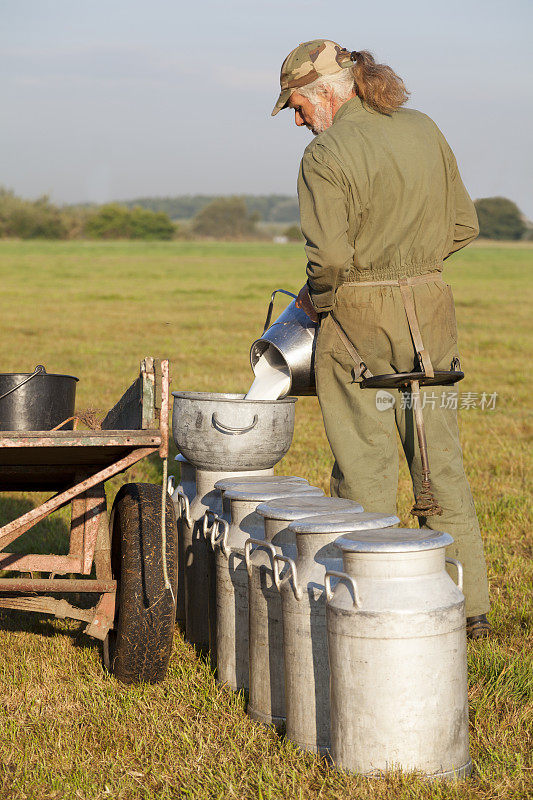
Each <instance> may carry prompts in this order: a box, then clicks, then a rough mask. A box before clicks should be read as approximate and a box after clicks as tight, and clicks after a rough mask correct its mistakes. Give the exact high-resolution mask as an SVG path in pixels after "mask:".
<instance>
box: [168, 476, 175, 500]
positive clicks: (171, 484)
mask: <svg viewBox="0 0 533 800" xmlns="http://www.w3.org/2000/svg"><path fill="white" fill-rule="evenodd" d="M175 488H176V483H175V481H174V475H169V476H168V481H167V492H168V493H169V495H170V496H171V497H172V495H173V494H174V489H175Z"/></svg>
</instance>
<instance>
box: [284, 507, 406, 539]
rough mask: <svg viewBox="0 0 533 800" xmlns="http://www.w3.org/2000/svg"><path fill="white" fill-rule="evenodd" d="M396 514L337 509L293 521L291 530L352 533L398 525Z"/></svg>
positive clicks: (290, 526) (296, 531)
mask: <svg viewBox="0 0 533 800" xmlns="http://www.w3.org/2000/svg"><path fill="white" fill-rule="evenodd" d="M399 521H400V520H399V519H398V517H397V516H396V515H395V514H380V513H379V512H376V511H362V512H359V513H358V512H354V511H337V512H335V513H333V514H319V515H316V516H313V517H304V518H303V519H299V520H296V521H295V522H291V524H290V525H289V530H291V531H293V532H294V533H297V534H298V533H338V534H339V535H340V534H341V533H351V532H352V531H364V530H371V529H375V528H387V527H389V526H390V525H397V524H398V523H399Z"/></svg>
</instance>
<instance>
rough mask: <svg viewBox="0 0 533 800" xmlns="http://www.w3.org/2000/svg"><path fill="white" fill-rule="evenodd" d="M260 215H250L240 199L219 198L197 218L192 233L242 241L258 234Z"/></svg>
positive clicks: (193, 223)
mask: <svg viewBox="0 0 533 800" xmlns="http://www.w3.org/2000/svg"><path fill="white" fill-rule="evenodd" d="M258 218H259V215H258V214H257V213H254V214H249V213H248V210H247V208H246V203H245V201H244V200H243V199H242V198H240V197H219V198H217V199H216V200H213V201H212V202H211V203H209V204H208V205H207V206H205V207H204V208H202V209H201V210H200V211H199V212H198V214H197V215H196V216H195V218H194V220H193V222H192V225H191V231H192V233H193V234H194V235H196V236H212V237H213V238H215V239H241V238H243V237H246V236H253V235H254V234H256V224H257V221H258Z"/></svg>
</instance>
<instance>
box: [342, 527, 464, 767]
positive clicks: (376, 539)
mask: <svg viewBox="0 0 533 800" xmlns="http://www.w3.org/2000/svg"><path fill="white" fill-rule="evenodd" d="M452 541H453V539H452V537H451V536H450V535H449V534H447V533H440V532H439V531H432V530H429V529H427V528H421V529H417V530H409V529H401V528H397V529H390V530H387V531H363V532H357V533H351V534H349V535H347V536H343V537H342V538H340V539H338V540H337V545H338V547H339V548H340V549H341V550H342V554H343V572H342V573H340V574H339V573H338V572H335V573H331V574H329V575H327V576H326V592H327V597H328V601H327V629H328V640H329V657H330V665H331V755H332V757H333V759H334V761H335V762H336V763H337V764H338V765H339V766H341V767H344V768H345V769H348V770H353V771H355V772H359V773H361V774H363V775H370V776H374V775H380V774H382V773H384V772H387V771H389V770H392V769H393V768H396V767H399V768H401V769H402V770H405V771H407V770H417V771H419V772H422V773H424V774H425V775H426V776H428V777H431V778H453V777H464V776H465V775H468V774H469V773H470V771H471V761H470V757H469V753H468V695H467V667H466V633H465V611H464V597H463V594H462V592H461V588H462V573H463V570H462V567H461V565H460V564H459V563H458V562H457V561H455V560H454V559H450V558H446V557H445V552H444V551H445V548H446V547H447V546H448V545H450V544H451V543H452ZM446 563H451V564H453V565H454V566H455V567H456V569H457V575H458V585H457V586H456V585H455V583H454V582H453V580H452V579H451V578H450V576H449V575H448V573H447V572H446V569H445V564H446ZM454 572H455V570H454ZM331 578H335V579H336V580H339V582H338V583H337V585H336V586H335V588H334V589H332V588H331V585H330V581H331Z"/></svg>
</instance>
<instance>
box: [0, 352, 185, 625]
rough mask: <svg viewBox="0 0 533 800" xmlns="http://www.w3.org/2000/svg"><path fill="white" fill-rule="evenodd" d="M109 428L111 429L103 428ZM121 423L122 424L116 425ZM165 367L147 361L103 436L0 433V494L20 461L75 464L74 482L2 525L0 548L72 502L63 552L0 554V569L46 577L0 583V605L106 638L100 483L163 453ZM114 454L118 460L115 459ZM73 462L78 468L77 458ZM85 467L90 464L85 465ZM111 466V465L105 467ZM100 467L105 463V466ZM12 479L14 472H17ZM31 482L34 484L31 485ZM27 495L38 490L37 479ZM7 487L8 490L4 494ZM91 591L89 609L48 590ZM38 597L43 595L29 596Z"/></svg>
mask: <svg viewBox="0 0 533 800" xmlns="http://www.w3.org/2000/svg"><path fill="white" fill-rule="evenodd" d="M109 425H113V426H114V427H113V428H112V429H109ZM121 425H124V426H128V427H124V428H122V427H121ZM168 425H169V365H168V361H166V360H164V361H156V360H155V359H153V358H146V359H144V360H143V361H142V362H141V370H140V375H139V378H138V379H137V380H136V381H135V382H134V383H133V384H132V386H130V388H129V389H128V390H127V392H126V393H125V394H124V395H123V396H122V398H121V399H120V400H119V402H118V403H117V404H116V406H114V408H113V409H111V411H110V412H109V413H108V414H107V416H106V417H105V419H104V420H103V422H102V428H103V430H101V431H49V432H42V431H37V432H20V431H8V432H0V491H2V490H3V491H6V490H8V489H9V485H8V484H4V485H3V484H2V478H3V477H4V478H5V476H6V475H8V474H9V475H12V473H13V470H15V471H17V470H18V472H19V473H20V472H21V471H23V470H24V469H25V466H24V465H25V464H28V463H29V464H30V466H29V467H28V470H29V474H31V467H32V466H33V468H34V469H38V468H39V467H42V466H43V465H46V470H48V471H52V472H53V471H54V467H55V468H56V470H57V473H58V475H59V474H60V473H61V469H62V468H63V466H64V462H65V461H66V458H65V455H66V454H68V464H69V465H70V467H72V463H73V461H74V463H75V466H74V470H75V476H76V477H75V482H74V485H70V486H68V487H67V488H64V487H63V486H62V485H61V483H62V480H61V478H59V477H58V484H59V491H58V492H57V494H55V495H54V496H53V497H51V498H50V499H49V500H46V501H45V502H44V503H41V505H39V506H37V507H36V508H33V509H32V510H31V511H28V512H26V513H25V514H22V515H21V516H20V517H18V518H16V519H14V520H12V521H11V522H9V523H7V525H4V526H3V527H2V528H0V548H1V549H2V551H3V548H4V547H7V546H8V545H9V544H10V543H11V542H13V541H14V540H16V539H18V538H19V537H20V536H21V535H22V534H23V533H25V532H26V531H28V530H30V528H32V527H33V526H34V525H36V524H37V523H38V522H41V521H42V520H43V519H45V518H46V517H48V516H49V515H50V514H52V513H53V512H54V511H57V510H58V509H60V508H62V507H64V506H66V505H69V504H70V505H71V510H72V511H71V524H70V545H69V552H68V555H57V554H49V555H40V554H30V555H20V554H18V553H7V552H5V551H3V552H0V570H9V571H10V572H19V573H30V574H31V573H33V572H47V573H49V577H47V578H42V577H39V578H34V577H33V575H31V577H14V578H0V593H10V594H14V593H17V596H15V597H10V596H7V597H6V596H5V594H0V608H10V609H16V610H25V611H33V612H40V613H48V614H54V615H55V616H56V617H59V618H64V617H69V618H71V619H77V620H82V621H84V622H87V623H88V624H87V627H86V628H85V633H87V634H88V635H89V636H93V637H95V638H97V639H101V640H104V639H105V638H106V636H107V634H108V632H109V630H110V629H111V628H112V627H113V620H114V617H115V605H116V593H117V583H116V581H115V580H113V575H112V569H111V531H110V526H109V520H108V515H107V503H106V496H105V487H104V484H105V481H107V480H109V478H112V477H113V476H114V475H118V474H119V473H120V472H124V471H125V470H127V469H128V468H129V467H131V466H132V465H133V464H136V463H137V462H138V461H141V460H142V459H143V458H146V457H147V456H149V455H152V454H154V453H157V452H158V453H159V455H160V456H161V458H163V459H165V458H167V456H168ZM117 450H118V451H119V453H120V457H118V458H117V457H116V456H115V455H113V451H114V452H115V453H116V452H117ZM10 451H11V452H10ZM124 452H125V454H124ZM77 459H79V463H78V460H77ZM86 462H89V463H86ZM109 462H111V463H109ZM104 464H105V466H103V465H104ZM17 474H18V473H17ZM35 481H36V482H35ZM35 481H34V483H33V484H32V482H31V481H29V486H28V491H32V490H33V491H35V490H38V489H37V488H36V487H38V477H37V478H35ZM6 486H7V489H6ZM93 563H94V566H95V573H96V577H95V578H79V577H72V578H60V579H58V578H56V577H55V576H56V575H68V574H75V575H83V576H88V575H90V574H91V571H92V566H93ZM71 592H72V593H92V594H97V595H100V597H99V598H98V599H97V602H96V604H95V605H94V606H93V607H92V608H88V609H85V608H84V609H82V608H77V607H75V606H74V605H72V604H71V603H69V602H67V600H64V599H59V600H58V599H57V598H53V597H48V596H46V595H47V593H71ZM41 594H42V595H44V596H41V597H38V596H35V595H41Z"/></svg>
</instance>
